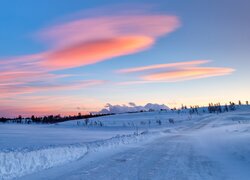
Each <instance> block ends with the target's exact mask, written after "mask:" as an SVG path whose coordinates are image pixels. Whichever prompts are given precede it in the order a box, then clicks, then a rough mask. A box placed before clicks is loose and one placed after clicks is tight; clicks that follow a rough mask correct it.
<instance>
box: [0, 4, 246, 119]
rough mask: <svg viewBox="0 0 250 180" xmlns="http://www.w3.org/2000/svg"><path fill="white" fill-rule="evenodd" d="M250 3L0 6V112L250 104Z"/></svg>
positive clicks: (43, 112) (41, 113) (24, 114)
mask: <svg viewBox="0 0 250 180" xmlns="http://www.w3.org/2000/svg"><path fill="white" fill-rule="evenodd" d="M249 6H250V2H249V1H247V0H219V1H218V0H210V1H200V0H187V1H183V0H182V1H181V0H155V1H149V0H137V1H134V0H127V1H126V3H122V2H121V1H116V0H105V1H103V0H92V1H82V0H71V1H68V0H60V1H58V0H43V1H33V0H23V1H18V0H14V1H7V0H4V1H2V2H1V6H0V27H1V28H0V116H7V117H14V116H18V115H23V116H30V115H33V114H34V115H37V116H39V115H48V114H62V115H72V114H76V113H78V112H82V113H87V112H93V111H99V110H100V109H102V108H103V107H104V106H105V104H107V103H110V104H119V105H122V104H131V102H133V103H136V105H145V104H146V103H158V104H166V105H167V106H169V107H180V106H181V104H185V105H188V106H189V105H197V104H198V105H201V106H204V105H207V104H208V103H209V102H214V103H217V102H221V103H228V102H229V101H235V102H237V101H238V100H241V101H242V102H244V101H246V100H250V93H249V92H250V91H249V90H250V83H249V77H250V71H249V67H250V61H249V59H248V58H249V57H250V33H249V32H250V24H249V20H250V11H249V10H248V7H249Z"/></svg>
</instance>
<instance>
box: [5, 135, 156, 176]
mask: <svg viewBox="0 0 250 180" xmlns="http://www.w3.org/2000/svg"><path fill="white" fill-rule="evenodd" d="M148 134H149V133H141V134H132V135H122V136H120V135H117V136H115V137H113V138H110V139H107V140H102V141H96V142H90V143H83V144H73V145H67V146H60V147H47V148H44V149H39V150H30V151H29V150H22V151H9V152H0V179H11V178H15V177H21V176H24V175H27V174H30V173H33V172H36V171H41V170H43V169H48V168H51V167H54V166H58V165H62V164H65V163H68V162H71V161H75V160H78V159H80V158H83V157H84V156H85V155H86V154H87V153H90V152H96V151H100V150H101V149H104V148H114V147H117V146H120V145H125V144H131V143H136V142H140V141H142V140H144V139H145V138H146V136H147V135H148ZM150 134H152V133H150Z"/></svg>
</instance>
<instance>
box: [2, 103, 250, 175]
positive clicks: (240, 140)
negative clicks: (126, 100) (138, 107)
mask: <svg viewBox="0 0 250 180" xmlns="http://www.w3.org/2000/svg"><path fill="white" fill-rule="evenodd" d="M170 118H171V119H174V124H172V123H169V119H170ZM159 120H160V121H161V124H159ZM100 124H102V126H100ZM0 129H1V131H0V142H1V143H0V179H12V178H19V179H192V180H193V179H243V180H244V179H249V177H250V169H249V167H250V141H249V140H250V107H247V106H243V107H241V108H239V109H237V110H236V111H233V112H228V113H221V114H209V113H202V114H199V115H190V114H189V113H187V112H185V111H184V112H181V113H180V114H178V113H176V112H171V111H166V112H165V111H157V112H143V113H126V114H118V115H112V116H103V117H98V118H93V119H90V122H89V124H88V126H86V125H85V122H84V121H83V120H76V121H68V122H63V123H59V124H57V125H34V124H32V125H21V124H0Z"/></svg>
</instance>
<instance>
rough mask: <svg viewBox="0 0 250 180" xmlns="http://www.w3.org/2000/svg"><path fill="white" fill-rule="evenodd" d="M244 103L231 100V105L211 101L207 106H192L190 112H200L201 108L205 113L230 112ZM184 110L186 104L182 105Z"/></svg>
mask: <svg viewBox="0 0 250 180" xmlns="http://www.w3.org/2000/svg"><path fill="white" fill-rule="evenodd" d="M241 105H243V104H242V103H241V101H239V102H238V104H235V103H234V102H231V101H230V102H229V105H227V104H225V105H221V104H220V103H215V104H214V103H209V104H208V107H207V108H200V107H199V106H198V105H197V106H190V108H189V113H190V114H199V110H201V111H202V112H203V113H206V112H208V113H217V114H218V113H223V112H229V111H234V110H236V107H237V106H241ZM245 105H247V106H248V105H249V103H248V101H246V102H245ZM181 109H182V110H184V109H187V107H186V106H183V105H182V107H181Z"/></svg>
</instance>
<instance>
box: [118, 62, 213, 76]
mask: <svg viewBox="0 0 250 180" xmlns="http://www.w3.org/2000/svg"><path fill="white" fill-rule="evenodd" d="M208 62H210V61H209V60H195V61H187V62H177V63H169V64H156V65H150V66H142V67H136V68H129V69H121V70H118V71H117V72H118V73H134V72H141V71H147V70H155V69H164V68H181V67H190V66H191V67H192V66H196V65H200V64H205V63H208Z"/></svg>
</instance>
